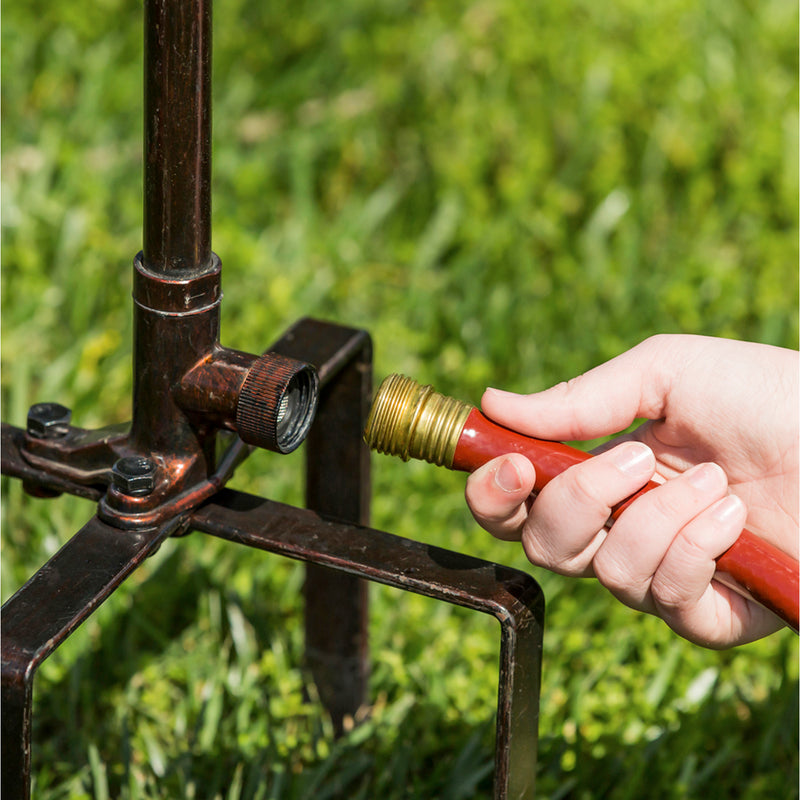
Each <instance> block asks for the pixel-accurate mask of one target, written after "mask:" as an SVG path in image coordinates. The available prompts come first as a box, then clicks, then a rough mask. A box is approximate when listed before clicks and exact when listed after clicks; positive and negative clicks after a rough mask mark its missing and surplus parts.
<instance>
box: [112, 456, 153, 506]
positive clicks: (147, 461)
mask: <svg viewBox="0 0 800 800" xmlns="http://www.w3.org/2000/svg"><path fill="white" fill-rule="evenodd" d="M111 480H112V482H113V484H114V486H116V487H117V489H119V490H120V491H121V492H122V493H123V494H126V495H128V496H129V497H144V496H145V495H148V494H150V492H152V491H153V489H154V488H155V485H156V465H155V464H154V463H153V460H152V459H151V458H143V457H142V456H127V457H126V458H120V459H119V460H118V461H115V462H114V466H113V467H112V468H111Z"/></svg>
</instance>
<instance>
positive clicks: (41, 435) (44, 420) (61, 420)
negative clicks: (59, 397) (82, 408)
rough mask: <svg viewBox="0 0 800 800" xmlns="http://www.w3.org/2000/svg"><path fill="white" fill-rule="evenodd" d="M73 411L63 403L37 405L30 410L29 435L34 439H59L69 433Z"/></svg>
mask: <svg viewBox="0 0 800 800" xmlns="http://www.w3.org/2000/svg"><path fill="white" fill-rule="evenodd" d="M71 418H72V411H70V410H69V409H68V408H67V407H66V406H62V405H61V403H36V404H35V405H32V406H31V407H30V408H29V409H28V424H27V431H28V435H29V436H32V437H33V438H34V439H59V438H61V437H62V436H66V435H67V433H68V432H69V421H70V419H71Z"/></svg>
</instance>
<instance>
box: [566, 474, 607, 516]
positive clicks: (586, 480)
mask: <svg viewBox="0 0 800 800" xmlns="http://www.w3.org/2000/svg"><path fill="white" fill-rule="evenodd" d="M582 466H584V465H582V464H581V465H579V466H576V467H573V468H571V469H569V470H568V471H567V472H566V473H565V480H566V481H568V483H567V486H568V489H569V492H570V494H571V495H572V498H573V500H574V501H575V502H576V503H578V504H579V505H590V506H594V507H596V506H601V507H603V508H608V503H607V502H606V501H605V500H604V499H603V498H602V497H601V496H600V492H599V490H598V485H597V481H596V480H595V479H594V478H593V476H592V474H591V473H590V471H589V470H586V469H581V468H580V467H582Z"/></svg>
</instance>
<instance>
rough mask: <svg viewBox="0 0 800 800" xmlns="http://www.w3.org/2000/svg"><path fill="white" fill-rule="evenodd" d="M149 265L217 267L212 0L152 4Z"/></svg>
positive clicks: (149, 0) (148, 43)
mask: <svg viewBox="0 0 800 800" xmlns="http://www.w3.org/2000/svg"><path fill="white" fill-rule="evenodd" d="M144 27H145V42H144V63H145V75H144V78H145V90H144V98H145V135H144V153H145V165H144V186H145V191H144V264H145V267H146V269H147V270H148V271H149V272H153V273H157V274H163V275H168V274H173V275H174V274H176V273H177V274H186V273H193V272H197V271H204V270H206V269H208V268H209V267H210V266H211V0H146V2H145V26H144Z"/></svg>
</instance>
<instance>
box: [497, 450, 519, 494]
mask: <svg viewBox="0 0 800 800" xmlns="http://www.w3.org/2000/svg"><path fill="white" fill-rule="evenodd" d="M494 482H495V483H496V484H497V485H498V486H499V487H500V488H501V489H502V490H503V491H504V492H518V491H519V490H520V489H521V488H522V477H521V476H520V474H519V470H518V469H517V467H516V465H515V464H514V462H513V461H512V460H511V459H510V458H507V459H506V460H505V461H503V463H502V464H501V465H500V467H499V468H498V470H497V472H495V474H494Z"/></svg>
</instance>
